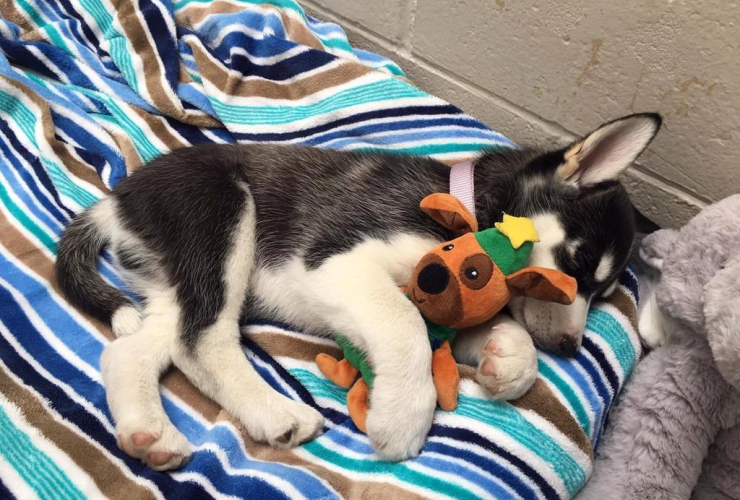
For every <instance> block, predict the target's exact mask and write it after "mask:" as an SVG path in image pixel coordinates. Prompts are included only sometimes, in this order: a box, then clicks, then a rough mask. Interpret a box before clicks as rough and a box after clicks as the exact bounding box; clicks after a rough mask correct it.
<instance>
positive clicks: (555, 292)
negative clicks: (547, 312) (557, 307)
mask: <svg viewBox="0 0 740 500" xmlns="http://www.w3.org/2000/svg"><path fill="white" fill-rule="evenodd" d="M506 286H508V287H509V291H510V292H511V294H512V295H514V296H519V297H532V298H533V299H537V300H545V301H547V302H557V303H558V304H566V305H568V304H572V303H573V301H574V300H575V298H576V291H577V289H578V284H577V283H576V280H575V279H573V278H571V277H570V276H568V275H567V274H565V273H562V272H560V271H556V270H555V269H547V268H544V267H527V268H524V269H522V270H521V271H517V272H515V273H514V274H510V275H509V276H507V277H506Z"/></svg>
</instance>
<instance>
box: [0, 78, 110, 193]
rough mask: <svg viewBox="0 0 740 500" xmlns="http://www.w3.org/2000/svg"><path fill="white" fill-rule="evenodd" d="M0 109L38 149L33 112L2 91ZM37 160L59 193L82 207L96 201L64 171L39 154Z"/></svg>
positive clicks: (36, 121) (0, 91) (0, 92)
mask: <svg viewBox="0 0 740 500" xmlns="http://www.w3.org/2000/svg"><path fill="white" fill-rule="evenodd" d="M0 108H2V109H3V110H4V111H5V112H6V113H8V114H9V115H10V116H11V118H12V119H13V120H14V121H15V123H17V124H18V127H20V129H21V131H22V132H23V135H25V136H26V138H27V139H28V140H29V141H30V142H31V144H33V145H34V146H36V148H37V149H38V147H39V145H38V141H37V140H36V124H37V123H38V119H37V117H36V116H35V115H34V114H33V112H32V111H31V110H30V109H28V108H27V107H26V105H25V104H23V102H22V101H21V100H20V99H18V98H16V97H15V96H12V95H10V94H8V93H6V92H4V91H2V90H0ZM39 158H40V160H41V161H42V163H43V164H44V167H46V169H47V172H48V174H49V177H50V178H51V180H52V181H53V182H54V185H55V186H56V187H57V188H58V189H59V192H60V193H62V194H63V195H65V196H66V197H68V198H71V199H72V200H74V201H75V203H77V204H78V205H80V206H82V207H87V206H89V205H91V204H92V203H95V201H97V198H96V197H95V196H93V195H92V194H90V193H89V192H87V191H86V190H84V189H82V188H81V187H80V186H78V185H77V184H75V183H74V182H72V181H71V180H69V177H67V174H66V173H65V172H64V169H62V168H61V167H60V166H59V165H57V164H56V163H55V162H53V161H52V160H50V159H48V158H44V157H43V156H40V152H39Z"/></svg>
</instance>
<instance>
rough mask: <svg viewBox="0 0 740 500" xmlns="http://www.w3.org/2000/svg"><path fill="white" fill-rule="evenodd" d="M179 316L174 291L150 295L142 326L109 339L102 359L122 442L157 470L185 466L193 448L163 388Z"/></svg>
mask: <svg viewBox="0 0 740 500" xmlns="http://www.w3.org/2000/svg"><path fill="white" fill-rule="evenodd" d="M177 321H178V306H177V304H176V302H175V301H174V291H169V292H165V293H163V294H161V295H160V296H158V297H150V298H149V300H148V305H147V309H146V311H145V317H144V319H143V322H142V326H141V329H140V330H139V331H138V332H136V333H132V334H129V335H126V336H123V337H120V338H118V339H116V340H114V341H113V342H111V343H110V344H109V345H108V346H107V347H106V349H105V351H103V356H102V358H101V360H100V366H101V371H102V374H103V380H104V383H105V388H106V395H107V399H108V407H109V408H110V411H111V414H112V415H113V419H114V421H115V423H116V434H117V435H118V443H119V446H120V447H121V449H123V451H125V452H126V453H127V454H128V455H130V456H131V457H134V458H139V459H141V460H142V461H143V462H144V463H146V464H147V465H149V466H150V467H151V468H153V469H155V470H167V469H175V468H178V467H181V466H182V465H184V464H185V463H186V462H187V461H188V459H189V457H190V454H191V450H190V444H189V443H188V441H187V439H186V438H185V436H183V435H182V434H181V433H180V432H179V431H178V430H177V429H176V428H175V426H174V425H172V422H170V419H169V418H168V417H167V414H166V413H165V411H164V408H163V407H162V400H161V396H160V393H159V377H160V375H161V374H162V371H164V370H165V369H166V368H167V367H168V366H169V365H170V364H171V362H172V357H171V352H172V347H173V345H174V342H175V341H176V337H177V331H178V330H177Z"/></svg>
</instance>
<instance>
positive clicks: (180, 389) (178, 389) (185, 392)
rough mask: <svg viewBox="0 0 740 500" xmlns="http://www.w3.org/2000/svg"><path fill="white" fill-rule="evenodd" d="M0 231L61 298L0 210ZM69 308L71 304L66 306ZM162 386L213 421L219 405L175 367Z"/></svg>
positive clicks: (49, 272)
mask: <svg viewBox="0 0 740 500" xmlns="http://www.w3.org/2000/svg"><path fill="white" fill-rule="evenodd" d="M0 234H1V235H2V240H1V241H2V245H3V246H4V247H5V248H6V249H7V250H8V251H9V252H10V253H11V254H12V255H13V256H14V257H15V258H16V259H18V260H20V261H21V262H22V263H23V264H25V265H26V267H28V268H30V269H32V270H33V271H34V272H35V273H36V274H37V275H38V276H40V277H41V278H42V279H44V280H46V281H48V282H49V283H50V286H51V288H52V290H54V292H55V293H56V294H57V295H59V296H60V297H63V296H64V295H62V292H61V290H60V289H59V285H58V284H57V282H56V280H55V279H54V264H53V262H52V261H51V260H50V259H49V258H48V257H47V256H46V255H44V254H43V252H41V251H40V250H39V249H38V248H36V247H35V246H34V245H33V243H31V242H30V241H29V240H28V239H26V237H25V236H24V235H23V234H22V233H21V232H19V231H18V230H17V229H16V228H15V227H14V226H13V225H12V224H11V223H10V221H9V220H8V219H7V218H6V217H5V214H3V213H2V212H0ZM70 307H72V306H70ZM80 314H82V315H83V316H84V317H85V318H86V319H87V320H88V321H89V322H90V323H91V324H92V325H93V326H94V327H95V329H97V330H98V331H99V332H100V333H101V334H102V335H103V336H105V337H106V338H107V339H109V340H112V339H114V338H115V336H114V335H113V332H112V331H111V329H110V327H109V326H108V325H105V324H103V323H101V322H100V321H98V320H96V319H95V318H93V317H92V316H88V315H86V314H84V313H82V312H80ZM162 385H164V387H166V388H167V389H169V390H170V391H171V392H172V393H173V394H175V395H176V396H177V397H178V398H180V399H182V400H183V401H185V402H186V403H187V404H188V405H189V406H190V407H191V408H193V410H195V411H197V412H198V413H200V414H201V415H202V416H203V418H205V419H206V420H208V421H209V422H214V421H215V419H216V417H217V415H218V412H219V411H220V407H219V406H218V405H217V404H216V403H214V402H213V401H211V400H210V399H208V398H207V397H205V396H204V395H203V394H201V393H200V391H198V389H196V388H195V387H194V386H193V385H192V384H191V383H190V382H189V381H188V380H187V378H186V377H185V376H184V375H183V374H182V373H181V372H180V371H179V370H176V369H172V370H170V371H169V372H167V373H166V374H165V376H164V377H163V378H162Z"/></svg>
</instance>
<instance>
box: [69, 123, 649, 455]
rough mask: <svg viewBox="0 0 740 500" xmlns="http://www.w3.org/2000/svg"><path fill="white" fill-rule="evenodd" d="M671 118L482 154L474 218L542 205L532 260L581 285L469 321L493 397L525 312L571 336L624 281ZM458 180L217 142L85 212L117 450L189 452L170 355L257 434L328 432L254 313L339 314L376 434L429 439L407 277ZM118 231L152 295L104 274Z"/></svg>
mask: <svg viewBox="0 0 740 500" xmlns="http://www.w3.org/2000/svg"><path fill="white" fill-rule="evenodd" d="M659 126H660V118H659V117H658V116H657V115H652V114H640V115H632V116H630V117H626V118H623V119H621V120H617V121H614V122H611V123H608V124H605V125H603V126H602V127H600V128H599V129H597V130H596V131H594V132H593V133H591V134H589V135H588V136H586V137H585V138H584V139H583V140H580V141H577V142H576V143H574V144H573V145H572V146H570V147H568V148H565V149H561V150H558V151H554V152H542V151H539V150H536V149H528V148H523V149H511V150H500V151H491V152H487V153H485V154H483V155H482V156H481V157H480V158H479V159H478V160H477V161H476V165H475V186H476V200H475V201H476V210H477V216H478V220H479V223H480V225H481V227H489V226H492V225H493V223H494V222H496V221H498V220H500V218H501V216H502V213H503V212H506V213H510V214H513V215H517V216H529V217H531V218H533V219H534V221H535V225H536V227H537V230H538V232H539V234H540V237H541V240H542V241H541V242H540V243H538V244H537V245H536V250H535V252H534V254H533V256H532V264H533V265H539V266H547V267H554V268H558V269H561V270H563V271H565V272H566V273H568V274H571V275H572V276H574V277H575V278H576V279H577V280H578V285H579V299H578V301H577V303H576V304H575V305H573V306H567V307H566V306H557V305H552V304H547V303H543V302H539V301H535V300H530V299H523V300H519V301H515V302H514V303H512V305H511V312H512V314H513V317H514V318H515V319H516V322H515V321H513V320H512V319H510V318H508V317H506V316H500V317H498V318H497V319H496V320H495V321H494V323H493V328H492V329H491V325H489V326H488V327H487V328H483V329H478V330H477V331H473V332H469V333H467V334H463V335H461V336H460V337H461V339H460V341H459V342H458V345H457V346H456V351H457V354H458V355H459V357H460V358H462V359H466V360H468V361H469V362H471V363H473V364H479V365H481V364H482V363H483V361H484V360H485V359H491V360H492V361H494V362H495V364H496V367H497V369H496V370H493V372H492V371H491V370H482V369H480V368H479V373H478V378H479V380H480V381H481V382H482V383H484V384H485V385H486V386H487V387H489V388H490V389H491V390H492V392H493V393H496V394H497V397H499V398H512V397H517V396H518V395H521V394H522V393H523V392H524V391H525V390H526V389H527V388H528V387H529V386H530V385H531V383H532V382H533V381H534V377H535V376H536V359H535V358H534V344H533V343H532V340H531V337H530V336H529V334H528V333H527V330H529V332H531V334H532V335H533V336H534V339H535V341H536V342H538V343H539V344H540V345H542V346H543V347H545V348H549V349H552V350H555V351H560V352H566V353H568V354H574V352H575V350H576V349H577V347H578V345H579V343H580V336H581V331H582V330H583V326H584V324H585V317H586V311H587V308H588V305H589V303H590V301H591V299H592V298H593V297H597V296H599V295H604V294H607V293H609V292H610V290H612V289H613V287H614V283H615V280H616V278H617V276H618V275H619V273H620V272H621V271H622V270H623V269H624V267H625V266H626V264H627V259H628V256H629V254H630V249H631V245H632V243H633V239H634V220H633V214H632V208H631V204H630V202H629V200H628V198H627V194H626V192H625V191H624V189H623V187H622V186H621V185H620V184H619V183H618V181H617V178H618V176H619V175H620V174H621V172H622V171H624V169H626V168H627V167H628V166H629V165H630V163H631V162H632V161H633V160H634V159H635V158H636V157H637V156H638V155H639V154H640V153H641V152H642V151H643V150H644V149H645V147H646V146H647V145H648V143H649V142H650V141H651V140H652V138H653V137H654V135H655V134H656V132H657V130H658V128H659ZM448 182H449V168H448V167H447V166H445V165H443V164H441V163H439V162H436V161H434V160H431V159H428V158H421V157H403V156H392V155H385V154H377V153H372V154H371V153H353V152H336V151H326V150H318V149H311V148H298V147H285V146H274V145H243V146H236V145H209V146H201V147H194V148H188V149H182V150H178V151H174V152H172V153H170V154H168V155H166V156H163V157H160V158H158V159H156V160H154V161H153V162H151V163H150V164H149V165H147V166H144V167H142V168H140V169H139V170H138V171H136V172H135V173H133V174H132V175H131V176H130V177H128V178H126V179H125V180H123V181H121V183H120V184H119V185H118V186H117V187H116V188H115V189H114V190H113V192H112V193H111V195H110V196H108V197H107V198H105V199H103V200H102V201H100V202H99V203H97V204H96V205H94V206H93V207H91V208H89V209H88V210H86V211H85V212H84V213H82V214H81V215H80V216H79V217H77V218H76V219H75V220H74V222H73V223H72V224H70V226H69V227H68V228H67V230H66V232H65V234H64V236H63V237H62V240H61V243H60V249H59V256H58V261H57V266H56V273H57V279H58V281H59V284H60V286H61V288H62V290H63V291H64V293H65V294H66V296H67V297H68V298H69V299H70V301H72V302H73V303H74V304H76V305H77V306H79V307H80V308H82V309H84V310H85V311H87V312H89V313H91V314H93V315H95V316H97V317H98V318H100V319H102V320H105V321H110V322H111V324H112V328H113V331H114V332H115V334H116V335H117V336H118V337H119V338H117V339H116V340H115V341H113V342H112V343H111V344H110V345H109V346H108V347H107V348H106V349H105V352H104V354H103V358H102V360H101V367H102V372H103V378H104V381H105V385H106V389H107V394H108V403H109V406H110V410H111V412H112V415H113V417H114V418H115V421H116V426H117V432H118V435H119V439H120V442H121V446H122V447H123V449H124V450H125V451H126V452H127V453H129V454H131V455H133V456H136V457H138V458H141V459H142V460H144V461H145V462H147V463H148V464H149V465H150V466H152V467H154V468H157V469H168V468H173V467H178V466H180V465H181V464H182V463H183V462H184V461H185V460H187V458H188V456H189V455H190V451H189V445H188V442H187V440H186V439H185V438H184V436H182V434H180V433H179V431H177V429H176V428H175V427H174V426H173V425H172V423H171V422H170V421H169V420H168V418H167V416H166V415H165V413H164V410H163V408H162V404H161V400H160V396H159V388H158V379H159V377H160V375H161V373H162V371H163V370H164V369H165V368H167V367H168V366H169V365H171V364H174V365H175V366H177V367H178V368H179V369H180V370H182V371H183V373H184V374H185V375H186V376H187V377H188V378H189V379H190V380H191V381H192V382H193V383H194V384H195V385H196V386H197V387H198V388H199V389H200V390H201V391H203V392H204V393H205V394H207V395H208V396H209V397H211V398H212V399H213V400H215V401H216V402H218V403H219V404H221V405H222V406H223V407H224V408H225V409H226V410H227V411H229V412H230V413H231V414H232V415H233V416H234V417H236V418H237V419H238V420H239V421H240V422H241V423H242V424H243V425H244V426H245V428H246V429H247V431H248V432H249V433H250V435H251V436H252V437H254V438H255V439H257V440H261V441H265V442H267V443H270V444H272V445H275V446H282V447H288V446H294V445H297V444H299V443H301V442H303V441H305V440H308V439H310V438H312V437H313V436H315V435H316V434H317V433H318V432H320V430H321V428H322V424H323V418H322V416H321V415H320V414H319V413H318V412H317V411H316V410H314V409H312V408H310V407H308V406H306V405H303V404H301V403H298V402H294V401H292V400H289V399H288V398H285V397H283V396H282V395H280V394H278V393H277V392H275V391H273V390H272V389H271V388H270V387H269V386H268V385H267V383H266V382H264V381H263V380H262V379H261V378H260V377H259V376H258V375H257V373H256V372H255V371H254V369H253V368H252V366H251V365H250V364H249V362H248V361H247V360H246V358H245V357H244V355H243V353H242V351H241V348H240V343H239V335H240V330H239V322H240V320H241V319H242V318H243V317H245V316H253V315H258V316H263V317H264V316H267V317H271V318H274V319H279V320H282V321H284V322H287V323H290V324H293V325H296V326H297V327H299V328H302V329H304V330H306V331H311V332H314V333H316V334H329V333H331V332H342V333H343V334H345V335H346V336H348V337H349V338H350V339H351V340H352V341H353V342H354V343H356V344H357V345H359V346H360V347H361V348H363V349H364V350H366V352H368V354H369V356H370V359H371V361H372V363H373V365H374V367H375V371H376V374H377V378H376V381H375V385H374V388H373V391H372V395H371V398H372V399H371V410H370V412H369V414H368V420H367V428H368V436H369V437H370V440H371V442H372V444H373V445H374V446H375V448H376V449H377V451H378V453H379V455H380V456H381V457H383V458H386V459H391V460H400V459H404V458H407V457H410V456H413V455H415V454H416V453H418V451H419V450H420V448H421V447H422V445H423V443H424V440H425V437H426V434H427V432H428V430H429V428H430V426H431V422H432V415H433V411H434V407H435V390H434V386H433V384H432V378H431V369H430V362H431V354H430V348H429V343H428V341H427V334H426V328H425V325H424V321H423V320H422V318H421V316H420V315H419V313H418V311H417V310H416V308H415V307H414V306H413V304H412V303H411V302H409V301H408V300H407V299H406V298H405V297H404V296H403V295H402V294H401V293H400V292H399V290H398V285H400V284H405V283H406V282H407V280H408V279H409V276H410V273H411V270H412V268H413V267H414V265H415V264H416V263H417V261H418V260H419V258H420V257H421V256H422V255H423V254H424V253H425V252H427V251H428V250H429V249H430V248H431V247H433V246H435V245H436V244H438V243H439V242H440V241H443V240H445V239H448V238H450V237H452V236H453V235H451V234H449V233H448V232H447V231H446V230H444V229H443V228H442V227H440V226H439V225H437V224H436V223H435V222H434V221H432V219H430V218H429V217H427V216H426V215H424V214H423V213H422V212H421V210H420V209H419V202H420V200H421V199H422V198H424V197H425V196H426V195H428V194H430V193H434V192H444V191H446V190H447V188H448ZM106 245H109V246H110V249H111V251H112V253H113V254H114V255H115V256H116V257H117V260H118V262H119V264H120V267H121V270H122V272H123V273H124V276H125V278H126V279H127V281H128V282H129V283H130V285H131V287H132V288H133V290H135V291H136V292H137V293H138V294H139V295H140V296H141V297H142V298H143V304H144V307H143V311H141V312H140V311H139V310H138V309H137V308H136V307H135V306H134V304H133V303H131V301H129V300H128V298H127V297H126V296H125V295H124V294H122V293H121V292H120V291H118V290H116V289H114V288H113V287H111V286H110V285H108V284H107V283H106V282H105V281H104V280H103V279H102V277H101V276H100V275H98V273H97V272H96V269H95V259H96V257H97V255H98V253H99V252H100V251H101V250H102V249H103V247H104V246H106ZM493 347H495V348H493ZM488 366H489V367H490V366H491V363H488Z"/></svg>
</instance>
